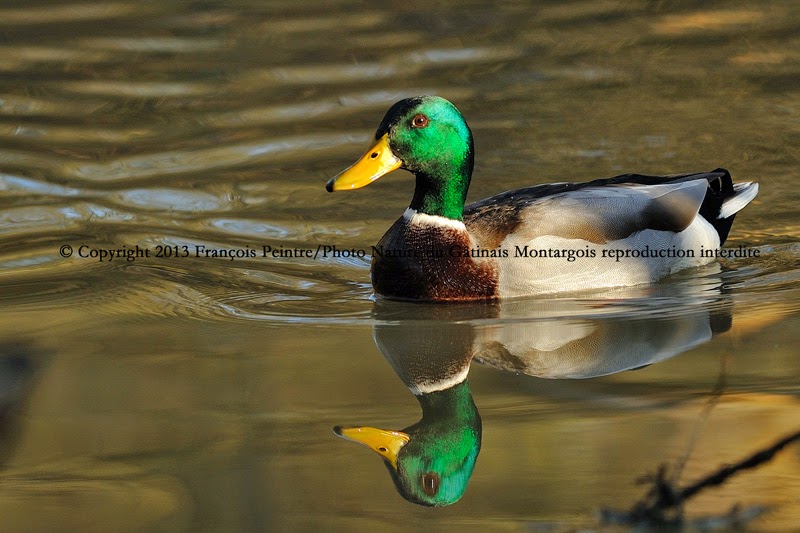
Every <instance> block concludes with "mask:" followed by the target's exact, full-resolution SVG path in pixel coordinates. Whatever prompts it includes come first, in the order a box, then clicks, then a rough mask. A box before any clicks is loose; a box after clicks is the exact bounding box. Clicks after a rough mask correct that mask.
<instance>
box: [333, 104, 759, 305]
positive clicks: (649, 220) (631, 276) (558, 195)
mask: <svg viewBox="0 0 800 533" xmlns="http://www.w3.org/2000/svg"><path fill="white" fill-rule="evenodd" d="M375 139H376V141H377V142H376V143H375V145H374V146H373V147H372V148H370V149H369V150H368V151H367V152H366V154H364V156H363V157H362V158H361V159H359V160H358V161H357V162H356V163H355V164H354V165H353V166H351V167H350V168H348V169H347V170H345V171H344V172H342V173H341V174H339V175H338V176H336V177H334V178H332V179H331V180H330V181H328V183H327V185H326V188H327V190H328V191H339V190H349V189H356V188H359V187H363V186H365V185H368V184H370V183H372V182H373V181H375V180H377V179H378V178H380V177H381V176H383V175H384V174H387V173H389V172H391V171H393V170H396V169H398V168H403V169H405V170H408V171H410V172H412V173H413V174H414V175H415V176H416V188H415V190H414V197H413V198H412V200H411V204H410V205H409V207H408V209H406V211H405V213H403V216H402V217H400V219H398V220H397V221H396V222H395V223H394V224H393V225H392V227H391V228H389V230H388V231H387V232H386V234H385V235H384V236H383V238H382V239H381V240H380V242H379V243H378V245H377V246H375V247H373V254H372V272H371V273H372V284H373V286H374V287H375V291H376V292H377V293H378V294H380V295H383V296H386V297H390V298H403V299H414V300H479V299H494V298H501V297H510V296H524V295H531V294H540V293H550V292H559V291H573V290H582V289H589V288H598V287H617V286H628V285H636V284H640V283H651V282H653V281H656V280H657V279H660V278H662V277H664V276H666V275H668V274H670V273H673V272H677V271H678V270H681V269H684V268H688V267H693V266H699V265H702V264H706V263H709V262H711V261H713V259H714V251H715V250H717V249H718V248H719V247H720V245H721V244H722V243H723V242H724V241H725V238H726V237H727V235H728V231H729V230H730V227H731V224H732V223H733V218H734V215H735V214H736V213H737V212H738V211H739V210H740V209H742V208H743V207H744V206H745V205H747V204H748V203H749V202H750V201H751V200H752V199H753V198H754V197H755V196H756V194H757V192H758V184H756V183H750V182H747V183H737V184H734V183H733V182H732V180H731V176H730V174H729V173H728V171H727V170H724V169H718V170H714V171H711V172H701V173H697V174H683V175H675V176H643V175H638V174H626V175H623V176H617V177H615V178H609V179H601V180H595V181H591V182H587V183H553V184H546V185H536V186H533V187H527V188H524V189H518V190H514V191H508V192H505V193H502V194H499V195H497V196H493V197H491V198H487V199H486V200H482V201H480V202H476V203H473V204H470V205H469V206H467V207H464V200H465V199H466V196H467V189H468V188H469V183H470V179H471V177H472V168H473V155H474V154H473V143H472V133H471V131H470V129H469V127H468V126H467V123H466V122H465V121H464V117H462V116H461V113H460V112H459V111H458V110H457V109H456V107H455V106H454V105H453V104H452V103H450V102H449V101H447V100H445V99H444V98H440V97H437V96H420V97H415V98H408V99H405V100H401V101H399V102H397V103H396V104H394V105H393V106H392V107H391V108H390V109H389V111H388V112H387V113H386V116H385V117H384V118H383V122H381V125H380V126H379V127H378V131H377V133H376V134H375Z"/></svg>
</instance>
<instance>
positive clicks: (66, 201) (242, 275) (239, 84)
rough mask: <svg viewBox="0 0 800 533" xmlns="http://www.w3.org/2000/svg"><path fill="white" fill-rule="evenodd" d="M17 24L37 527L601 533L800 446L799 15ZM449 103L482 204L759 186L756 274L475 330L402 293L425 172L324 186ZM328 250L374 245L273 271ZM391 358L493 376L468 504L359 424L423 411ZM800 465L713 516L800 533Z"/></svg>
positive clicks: (726, 491) (744, 12)
mask: <svg viewBox="0 0 800 533" xmlns="http://www.w3.org/2000/svg"><path fill="white" fill-rule="evenodd" d="M0 35H2V36H3V39H2V43H0V52H2V53H0V315H1V316H2V319H0V348H2V351H1V352H0V353H1V354H2V363H0V406H1V407H0V461H1V462H0V465H2V466H1V468H2V470H0V478H2V486H1V487H0V514H2V516H3V522H4V528H6V529H8V530H10V531H40V530H51V529H54V528H55V527H59V528H61V529H72V530H98V531H109V530H122V531H124V530H142V529H147V530H152V529H155V530H169V531H172V530H177V531H189V530H192V531H194V530H212V531H242V530H307V529H318V528H322V527H325V528H328V529H331V528H333V529H336V530H347V531H354V530H364V531H372V530H374V529H375V528H376V527H381V528H384V529H390V530H400V529H407V528H409V527H410V528H412V529H416V528H421V527H426V528H430V527H431V526H433V527H435V528H442V529H447V528H453V529H455V528H460V529H468V530H469V529H478V528H480V529H481V530H486V529H487V528H488V529H492V530H531V529H532V530H534V531H537V530H551V529H552V530H565V531H569V530H575V529H579V528H597V527H599V525H598V522H597V514H596V513H597V510H598V509H600V508H603V507H614V508H628V507H630V506H631V505H632V504H633V503H634V502H635V501H636V499H637V498H639V497H640V496H641V495H642V493H643V491H644V488H643V487H641V486H637V485H636V484H635V481H636V479H638V478H640V477H641V476H643V475H645V474H647V473H652V472H654V471H655V470H656V469H657V467H658V465H659V464H661V463H664V462H668V463H670V464H673V465H676V464H679V463H681V461H684V462H685V466H684V467H683V470H682V473H681V476H680V480H681V482H682V483H689V482H691V481H692V480H694V479H696V478H698V477H700V476H702V475H704V474H706V473H708V472H709V471H711V470H713V469H714V468H716V467H717V466H719V465H720V464H722V463H730V462H734V461H736V460H738V459H740V458H742V457H744V456H745V455H747V454H749V453H751V452H753V451H755V450H756V449H758V448H759V447H763V446H766V445H768V444H770V443H771V442H772V441H774V440H776V439H777V438H778V437H780V436H782V435H785V434H787V433H789V432H791V431H796V430H797V429H798V428H800V415H798V414H797V413H798V412H800V411H799V410H798V401H800V388H799V387H798V381H799V380H798V378H800V361H799V360H798V358H797V349H796V347H797V345H798V343H799V342H800V337H798V334H797V331H798V324H799V322H800V316H799V315H798V310H800V305H798V303H797V302H798V279H799V278H800V269H799V267H800V259H799V258H800V241H798V238H797V235H798V228H800V215H798V212H797V209H796V206H797V205H798V201H800V197H798V193H797V188H796V187H795V186H794V184H795V182H796V181H797V180H798V179H799V178H800V175H798V170H797V168H798V160H799V159H800V157H799V153H798V148H797V147H798V143H799V142H800V126H799V125H800V100H798V96H799V95H800V93H798V87H800V85H798V83H797V82H798V80H800V37H798V36H800V10H799V9H798V7H796V6H795V5H794V4H792V3H787V2H772V1H770V2H766V3H762V4H759V6H758V8H754V7H753V6H752V5H751V4H750V3H745V2H738V1H733V2H731V1H726V2H721V1H720V2H710V3H708V2H707V3H703V4H702V5H700V4H698V5H697V6H695V5H689V4H680V5H677V4H676V5H671V4H670V5H667V4H663V3H645V4H642V5H633V4H630V3H625V2H615V1H609V2H588V1H571V2H538V3H537V4H536V5H535V6H528V5H526V4H511V5H505V6H500V7H498V6H494V5H492V6H488V5H484V4H483V3H479V2H466V3H465V2H459V3H458V4H454V3H452V2H441V3H438V4H436V5H435V6H433V7H431V6H430V5H428V4H425V3H416V2H411V3H405V4H403V5H391V6H390V5H388V4H386V5H384V4H381V3H378V4H369V5H365V4H360V3H356V2H348V1H341V2H334V3H328V4H324V5H320V4H318V3H308V2H294V3H292V4H291V5H289V4H282V3H263V2H248V1H236V2H224V3H223V2H204V3H186V2H164V1H161V2H147V1H145V2H134V3H131V2H111V3H108V2H94V3H93V2H68V3H57V4H56V3H47V2H39V1H36V2H6V3H5V4H4V5H3V6H2V7H0ZM429 93H434V94H439V95H442V96H444V97H446V98H448V99H450V100H452V101H454V102H455V103H456V105H457V106H458V107H459V109H461V111H462V112H463V113H464V115H465V116H466V118H467V120H468V122H469V124H470V126H471V128H472V130H473V132H474V135H475V143H476V154H477V159H476V170H475V176H474V179H473V185H472V188H471V190H470V195H469V199H470V200H477V199H480V198H484V197H486V196H488V195H490V194H494V193H498V192H501V191H504V190H508V189H511V188H515V187H522V186H526V185H531V184H537V183H546V182H551V181H573V180H588V179H593V178H597V177H607V176H611V175H615V174H619V173H623V172H640V173H654V174H668V173H678V172H689V171H701V170H710V169H713V168H716V167H719V166H725V167H726V168H728V169H729V170H730V171H731V173H732V174H733V176H734V179H735V180H738V181H747V180H756V181H758V182H759V183H760V185H761V189H760V193H759V196H758V198H757V199H756V201H754V202H753V203H752V204H751V205H750V206H748V207H747V208H746V209H745V210H744V211H742V212H741V213H740V215H738V216H737V220H736V222H735V224H734V228H733V230H732V232H731V235H730V237H729V240H728V245H729V246H731V247H736V246H739V245H742V246H745V247H747V248H749V249H757V250H759V251H760V254H761V255H760V257H759V258H750V259H733V260H723V261H721V262H720V263H719V265H714V266H710V267H707V268H704V269H701V270H700V271H693V272H689V273H683V274H680V275H678V276H675V277H674V278H673V279H669V280H665V281H664V282H662V283H659V284H658V285H656V286H654V287H643V288H636V289H632V290H626V291H612V292H609V293H602V294H589V295H567V296H563V297H557V298H547V299H531V300H530V301H522V302H507V303H504V304H503V305H500V306H489V308H484V307H483V306H477V308H473V309H465V310H462V311H459V313H461V312H463V313H464V314H459V315H458V316H449V315H448V314H447V313H446V314H445V316H441V315H437V314H436V313H434V316H428V315H426V314H425V313H424V312H422V311H421V310H420V308H414V307H413V306H412V308H411V309H409V308H408V306H407V305H403V304H397V305H393V304H391V303H388V304H386V303H380V304H379V303H376V301H375V300H374V298H372V289H371V286H370V282H369V255H368V254H369V251H370V246H372V245H373V244H375V243H376V242H377V241H378V239H379V238H380V236H381V235H382V234H383V232H384V231H385V230H386V229H387V228H388V227H389V226H390V225H391V223H392V222H393V220H394V219H395V218H396V217H397V216H399V215H400V214H401V213H402V211H403V209H405V207H406V206H407V204H408V201H409V199H410V196H411V189H412V186H413V185H412V183H413V180H412V179H411V178H410V176H409V175H407V174H404V173H402V172H398V173H395V174H393V175H391V176H389V177H387V178H384V179H382V180H381V181H380V182H379V183H377V184H375V185H373V186H371V187H368V188H366V189H363V190H360V191H357V192H354V193H351V194H336V195H330V194H328V193H326V192H325V190H324V184H325V182H326V180H327V179H328V178H329V177H330V176H332V175H333V174H335V173H337V172H338V171H340V170H341V169H343V168H345V167H346V166H347V165H349V164H350V163H351V162H352V161H354V160H355V158H356V157H357V156H359V155H360V154H361V153H362V152H363V150H364V149H366V147H367V142H368V140H369V139H370V137H371V135H372V134H373V132H374V129H375V128H376V127H377V125H378V123H379V122H380V119H381V117H382V116H383V113H384V112H385V110H386V109H387V108H388V107H389V106H390V105H391V104H392V103H393V102H394V101H396V100H398V99H400V98H403V97H406V96H412V95H417V94H429ZM64 246H69V247H70V249H71V254H70V253H69V252H65V250H66V249H65V248H63V247H64ZM321 246H336V247H338V248H339V249H342V250H344V249H357V250H364V251H365V252H366V255H365V256H363V257H358V256H355V257H354V256H349V257H343V256H341V255H340V256H338V257H334V256H332V255H329V256H328V257H320V256H319V255H318V256H317V257H316V258H314V257H304V256H303V257H286V256H285V255H284V256H279V257H273V256H271V255H268V256H267V257H264V254H263V250H264V247H269V250H270V251H272V250H284V251H287V250H317V249H318V247H321ZM137 247H139V249H142V250H148V251H149V255H150V256H149V257H138V258H134V259H133V260H131V261H128V260H126V259H124V258H123V257H114V258H113V260H111V261H102V262H101V261H99V257H92V254H95V255H96V256H97V255H99V253H100V250H122V249H124V250H136V248H137ZM198 249H201V250H214V251H217V252H218V253H217V252H214V253H210V254H206V253H205V252H202V253H200V252H197V250H198ZM159 251H160V254H159ZM223 252H224V253H223ZM251 252H252V253H253V254H255V257H251V256H250V255H252V254H251ZM125 253H127V252H125ZM225 254H227V256H226V257H219V256H220V255H225ZM65 255H68V257H65ZM84 255H85V256H86V257H82V256H84ZM123 255H124V253H123ZM157 255H160V257H158V256H157ZM214 255H216V256H217V257H214ZM356 255H358V254H356ZM230 256H234V257H233V259H231V258H230ZM409 330H410V331H411V332H412V333H408V331H409ZM431 330H432V331H433V333H432V334H431ZM440 331H444V332H447V331H451V332H454V334H453V336H451V337H447V336H446V335H445V334H438V333H437V332H440ZM387 332H388V333H387ZM398 332H399V333H398ZM426 332H427V333H426ZM387 334H388V335H390V336H392V335H394V337H391V338H392V339H395V341H396V340H397V338H398V337H397V336H398V335H399V338H400V339H402V338H403V337H404V336H409V338H412V339H414V340H415V341H417V342H418V343H421V344H415V343H412V342H409V343H408V344H403V343H402V342H401V343H400V345H401V347H405V348H406V352H410V353H411V354H412V355H413V354H424V353H426V350H429V352H427V353H433V352H437V353H440V354H441V353H445V352H448V350H450V352H453V353H455V352H458V350H461V351H463V352H464V354H465V357H466V356H467V355H468V356H469V357H468V360H469V361H470V362H471V365H470V366H469V385H470V390H471V395H472V397H473V399H474V403H475V405H476V407H477V410H478V411H479V412H480V416H481V419H482V441H481V449H480V455H479V456H478V459H477V461H476V464H475V469H474V472H473V473H472V476H471V479H470V481H469V484H468V486H467V487H466V490H465V492H464V495H463V498H461V500H460V501H459V502H458V503H456V504H454V505H452V506H449V507H445V508H436V509H431V508H424V507H419V506H415V505H413V504H411V503H408V502H406V501H405V500H404V499H403V498H401V496H400V495H398V493H397V492H396V490H395V489H394V486H393V484H392V482H391V480H390V479H389V476H388V475H387V472H386V470H385V468H384V467H383V466H382V465H381V461H380V460H379V459H378V458H377V457H375V456H373V454H371V453H370V452H369V451H368V450H364V449H361V448H360V447H357V446H355V445H353V444H351V443H347V442H344V441H341V440H339V439H337V438H336V437H335V436H334V435H333V432H332V428H333V427H334V426H336V425H340V424H344V425H354V424H361V425H373V426H379V427H386V428H393V429H401V428H405V427H407V426H409V425H411V424H413V423H414V422H416V421H417V420H419V418H420V407H419V405H418V403H417V402H416V401H415V400H414V395H413V394H412V391H410V390H409V388H408V387H407V384H408V382H409V378H408V375H407V373H406V374H404V373H403V372H404V370H403V368H404V366H403V363H402V362H398V361H402V360H403V359H402V358H401V357H399V356H392V355H391V354H392V353H395V354H396V353H397V352H396V351H394V352H393V351H392V350H387V346H388V344H387V342H386V337H385V336H386V335H387ZM448 338H450V339H453V342H452V343H450V344H446V345H445V346H446V347H448V348H447V349H443V348H442V345H441V342H442V341H443V340H446V339H448ZM426 339H427V340H426ZM465 339H469V340H470V342H469V343H466V342H465ZM459 343H462V344H463V346H462V344H459ZM414 346H419V348H416V349H411V350H409V349H408V348H409V347H412V348H413V347H414ZM454 347H459V348H458V350H456V349H455V348H454ZM387 351H388V353H389V354H390V355H389V356H388V357H389V359H388V360H387V356H386V353H387ZM473 351H474V352H475V353H472V352H473ZM450 352H448V353H450ZM459 353H460V352H459ZM393 357H394V358H393ZM473 357H474V358H473ZM422 360H423V361H425V360H428V359H427V358H422ZM431 360H434V359H433V358H432V359H431ZM463 368H464V367H461V369H462V370H463ZM633 369H636V370H633ZM798 467H800V451H798V448H797V447H796V446H795V447H794V448H789V449H787V450H786V451H784V452H783V453H781V454H780V455H779V456H778V457H776V458H775V459H774V460H773V461H772V462H771V463H769V464H768V465H766V466H764V467H762V468H759V469H757V470H755V471H752V472H749V473H745V474H742V475H741V476H738V477H736V478H734V479H733V480H732V481H731V482H730V483H728V484H726V485H725V486H723V487H721V488H718V489H714V490H711V491H708V492H707V493H703V494H701V495H700V496H698V497H697V498H696V499H695V500H694V501H692V502H690V504H689V505H688V506H687V509H686V511H687V515H689V516H691V517H699V516H706V515H714V516H717V515H721V514H724V513H726V512H727V511H728V510H729V509H730V508H731V507H732V506H733V505H735V504H741V505H742V506H745V507H747V506H756V505H765V506H770V509H771V510H770V512H768V513H767V514H765V515H764V516H762V517H760V518H758V520H757V521H755V522H753V523H752V526H753V527H754V528H757V529H758V530H760V531H790V530H792V529H793V528H794V527H795V525H796V524H797V523H800V500H798V494H800V473H799V472H800V468H798Z"/></svg>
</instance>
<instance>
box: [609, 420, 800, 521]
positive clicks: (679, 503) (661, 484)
mask: <svg viewBox="0 0 800 533" xmlns="http://www.w3.org/2000/svg"><path fill="white" fill-rule="evenodd" d="M798 441H800V431H797V432H795V433H793V434H791V435H788V436H786V437H783V438H782V439H780V440H778V441H777V442H775V443H774V444H772V445H771V446H768V447H766V448H764V449H762V450H759V451H757V452H756V453H754V454H752V455H750V456H749V457H747V458H745V459H743V460H741V461H739V462H738V463H735V464H733V465H725V466H722V467H720V468H719V469H718V470H717V471H715V472H713V473H712V474H710V475H708V476H706V477H704V478H703V479H700V480H699V481H697V482H695V483H693V484H691V485H689V486H688V487H685V488H682V489H681V488H678V487H677V486H675V484H673V483H672V482H671V481H670V479H669V478H668V476H667V466H666V465H661V466H660V467H659V469H658V472H656V474H655V475H654V476H648V478H646V479H643V480H640V481H641V482H646V483H652V487H651V488H650V490H649V491H648V492H647V494H646V495H645V497H644V498H643V499H642V500H641V501H639V502H637V503H636V504H635V505H634V506H633V508H632V509H631V510H630V511H627V512H625V511H615V510H613V509H603V510H601V519H602V520H603V522H605V523H607V524H628V525H631V524H649V525H681V524H683V504H684V503H685V502H686V501H687V500H689V499H690V498H692V497H693V496H695V495H696V494H698V493H699V492H700V491H702V490H703V489H706V488H708V487H716V486H718V485H722V484H723V483H725V481H727V480H728V479H729V478H731V477H732V476H734V475H736V474H737V473H739V472H742V471H744V470H748V469H750V468H755V467H757V466H759V465H761V464H764V463H766V462H768V461H770V460H771V459H772V458H773V457H774V456H775V454H777V453H778V452H779V451H781V450H783V449H784V448H785V447H787V446H789V445H790V444H792V443H794V442H798ZM764 510H765V509H764V508H760V507H758V508H756V507H754V508H749V509H741V508H740V507H739V506H735V507H734V508H733V509H731V512H730V513H729V515H727V516H725V517H722V520H721V521H722V522H723V524H724V521H725V520H728V521H729V523H728V524H727V525H728V526H730V525H732V524H741V523H742V521H744V522H747V521H749V520H752V519H753V518H755V517H756V516H758V515H759V514H761V513H762V512H763V511H764Z"/></svg>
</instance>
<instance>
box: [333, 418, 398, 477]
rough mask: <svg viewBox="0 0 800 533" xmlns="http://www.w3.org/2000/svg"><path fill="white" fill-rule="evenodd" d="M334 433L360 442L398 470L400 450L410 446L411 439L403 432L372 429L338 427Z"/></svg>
mask: <svg viewBox="0 0 800 533" xmlns="http://www.w3.org/2000/svg"><path fill="white" fill-rule="evenodd" d="M333 432H334V433H336V434H337V435H339V436H340V437H343V438H345V439H347V440H352V441H353V442H360V443H361V444H363V445H364V446H367V447H368V448H369V449H371V450H372V451H374V452H375V453H377V454H378V455H380V456H381V457H383V458H384V459H386V460H387V461H389V463H390V464H391V465H392V468H394V469H395V470H397V454H398V453H400V449H401V448H402V447H403V446H405V445H406V444H408V441H409V440H411V437H410V436H408V435H407V434H406V433H403V432H402V431H391V430H388V429H378V428H371V427H366V426H365V427H351V428H345V427H341V426H336V427H335V428H333Z"/></svg>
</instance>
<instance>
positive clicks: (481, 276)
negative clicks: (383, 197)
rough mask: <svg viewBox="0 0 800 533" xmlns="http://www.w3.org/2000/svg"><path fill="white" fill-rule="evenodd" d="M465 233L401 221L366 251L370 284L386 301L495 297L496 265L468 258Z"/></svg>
mask: <svg viewBox="0 0 800 533" xmlns="http://www.w3.org/2000/svg"><path fill="white" fill-rule="evenodd" d="M472 249H473V243H472V240H471V239H470V236H469V234H468V233H467V232H466V231H463V230H462V231H460V230H458V229H455V228H451V227H443V226H437V225H425V224H412V223H410V222H409V221H408V220H407V219H405V218H401V219H400V220H398V221H397V222H395V223H394V225H392V227H391V228H389V231H387V232H386V234H385V235H384V236H383V238H382V239H381V240H380V242H379V243H378V244H377V245H376V246H374V247H373V249H372V285H373V287H374V288H375V291H376V292H377V293H378V294H380V295H382V296H386V297H388V298H404V299H414V300H485V299H492V298H497V297H498V294H497V265H496V263H495V261H492V260H489V259H477V260H476V259H475V258H473V257H471V251H472Z"/></svg>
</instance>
